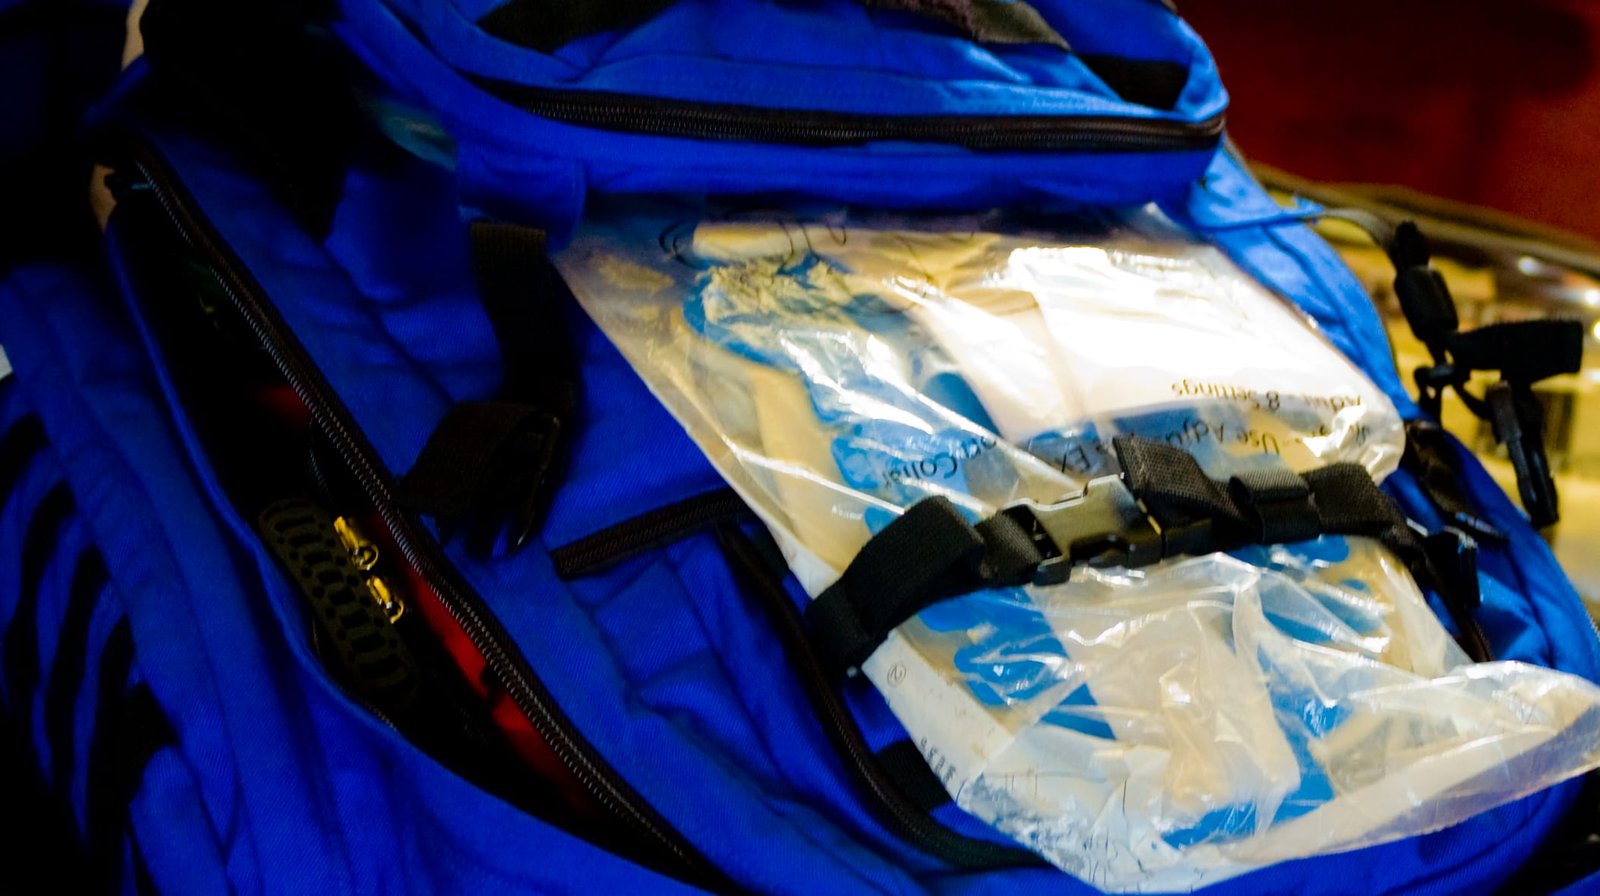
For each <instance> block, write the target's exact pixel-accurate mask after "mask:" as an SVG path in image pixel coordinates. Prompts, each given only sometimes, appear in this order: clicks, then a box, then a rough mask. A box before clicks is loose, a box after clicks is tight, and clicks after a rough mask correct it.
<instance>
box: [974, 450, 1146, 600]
mask: <svg viewBox="0 0 1600 896" xmlns="http://www.w3.org/2000/svg"><path fill="white" fill-rule="evenodd" d="M1001 512H1002V513H1004V514H1006V515H1007V516H1010V517H1011V518H1012V519H1014V520H1016V521H1017V523H1018V524H1019V525H1021V526H1022V527H1023V529H1024V530H1026V531H1028V532H1029V533H1031V534H1032V535H1033V536H1034V543H1035V544H1036V545H1038V546H1039V549H1040V553H1042V554H1043V555H1044V557H1045V560H1044V562H1043V563H1040V564H1039V567H1038V569H1037V570H1035V572H1034V576H1033V582H1034V584H1035V585H1059V584H1061V583H1062V582H1065V581H1067V579H1068V578H1069V577H1070V575H1071V573H1072V567H1074V566H1077V565H1080V564H1083V565H1088V566H1095V567H1107V566H1124V567H1128V568H1135V567H1140V566H1149V565H1150V564H1152V563H1155V562H1157V561H1159V560H1160V559H1161V555H1162V543H1161V533H1160V531H1159V530H1157V529H1156V527H1155V525H1154V524H1152V523H1151V521H1150V517H1149V516H1148V515H1146V514H1145V512H1144V508H1143V507H1141V506H1139V501H1138V500H1137V499H1136V498H1134V496H1133V492H1132V491H1130V490H1129V489H1128V486H1127V485H1126V484H1125V483H1124V482H1123V481H1122V477H1121V476H1102V477H1100V478H1099V479H1092V480H1090V481H1089V484H1088V485H1087V486H1085V487H1084V490H1083V494H1081V495H1079V496H1077V497H1075V498H1068V499H1067V500H1065V501H1061V502H1059V503H1056V504H1040V503H1038V502H1037V501H1020V502H1018V503H1016V504H1011V505H1009V506H1007V507H1005V508H1004V509H1003V510H1002V511H1001Z"/></svg>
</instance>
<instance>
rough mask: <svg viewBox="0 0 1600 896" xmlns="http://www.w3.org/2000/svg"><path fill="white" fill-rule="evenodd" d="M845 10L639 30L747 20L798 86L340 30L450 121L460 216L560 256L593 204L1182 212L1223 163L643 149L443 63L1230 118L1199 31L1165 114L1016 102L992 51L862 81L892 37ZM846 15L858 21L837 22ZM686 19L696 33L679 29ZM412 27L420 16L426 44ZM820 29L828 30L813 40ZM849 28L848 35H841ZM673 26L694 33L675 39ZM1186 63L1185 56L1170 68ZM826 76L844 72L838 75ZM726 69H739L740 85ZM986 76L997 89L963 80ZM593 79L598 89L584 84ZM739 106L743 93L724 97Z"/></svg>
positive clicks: (381, 27) (813, 95)
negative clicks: (525, 105) (930, 73)
mask: <svg viewBox="0 0 1600 896" xmlns="http://www.w3.org/2000/svg"><path fill="white" fill-rule="evenodd" d="M844 2H845V0H834V2H833V3H832V4H821V7H825V8H822V9H819V10H817V11H815V12H813V11H809V10H808V11H802V10H803V9H805V7H802V6H800V5H796V6H794V7H784V6H779V5H775V4H774V5H768V4H762V5H759V6H758V5H752V4H745V3H735V2H732V0H725V2H722V3H718V2H712V0H706V2H699V3H696V2H687V3H682V4H678V5H675V6H674V7H673V9H672V10H669V12H668V13H667V14H666V15H664V16H661V17H658V18H657V19H656V20H654V21H652V22H651V23H649V24H648V25H646V26H645V27H644V29H643V31H642V32H641V33H642V34H643V35H645V36H649V35H655V34H657V32H658V31H661V30H665V31H667V32H668V33H667V35H665V36H662V39H663V40H665V39H667V38H668V37H672V38H674V39H676V37H678V36H681V35H682V34H686V33H687V32H688V31H692V27H691V26H692V25H693V23H694V22H703V21H704V18H705V17H716V18H717V19H718V20H725V19H727V18H729V17H732V18H733V19H735V20H738V21H747V20H746V18H745V17H747V16H750V17H754V19H753V20H751V21H749V22H748V24H749V28H750V29H751V30H749V31H747V32H745V33H761V34H763V40H762V41H760V42H745V44H744V45H745V46H759V47H762V48H766V47H767V46H769V45H770V46H771V47H772V48H773V50H772V51H773V53H775V54H777V55H778V56H779V57H786V56H787V57H795V58H805V57H807V56H809V58H810V59H811V60H814V61H816V64H813V65H810V66H808V67H804V68H798V67H797V68H794V69H792V70H787V69H785V67H784V66H782V65H770V66H759V65H755V64H748V65H735V64H734V63H731V62H727V61H725V60H722V59H719V58H717V57H716V56H714V55H712V54H711V53H710V52H707V53H705V54H704V55H695V54H694V53H693V52H683V53H681V54H680V53H677V52H674V50H673V49H671V48H673V47H677V46H679V45H681V44H682V43H683V42H684V41H687V40H688V38H687V37H684V39H683V40H680V41H679V43H677V44H674V43H663V44H661V45H663V46H667V47H669V49H668V50H667V51H665V52H663V53H661V54H660V56H661V58H660V59H659V60H652V59H650V58H648V57H637V58H633V59H629V60H626V61H625V62H623V63H619V66H618V70H617V72H616V73H614V76H613V73H611V70H610V67H608V66H600V67H598V68H592V69H591V68H584V67H582V66H578V65H575V64H573V63H571V62H568V61H563V60H557V59H552V58H550V57H546V56H542V55H540V54H536V53H531V52H528V51H525V50H516V49H513V48H508V47H506V46H505V45H503V44H500V43H499V42H497V41H492V40H489V39H487V38H485V37H483V36H482V35H481V34H479V33H477V32H476V31H475V30H474V29H472V27H471V26H470V25H469V24H468V23H467V22H466V21H465V20H464V19H462V18H460V16H459V14H458V13H457V12H456V11H455V10H454V9H453V8H450V7H447V6H446V5H444V4H423V5H422V6H421V8H419V9H416V10H414V11H411V12H409V13H407V12H406V11H405V10H399V9H391V8H390V7H387V6H384V5H382V4H380V3H379V2H377V0H348V2H347V3H346V4H345V5H344V6H343V8H342V12H343V19H342V20H341V21H340V22H339V23H337V24H336V26H335V30H336V32H337V33H338V34H339V36H340V37H341V38H342V39H343V40H344V41H345V42H346V43H347V44H348V45H349V46H350V47H351V49H352V50H354V52H355V53H356V54H357V55H358V57H360V58H361V60H362V62H363V63H364V64H365V65H367V66H368V67H369V68H371V69H372V70H373V71H374V72H375V73H376V74H377V75H378V77H379V78H380V79H381V80H382V81H384V82H385V83H386V84H387V85H388V86H389V87H390V89H392V90H393V91H395V92H396V93H398V94H399V95H400V96H401V97H403V98H406V99H408V100H411V101H414V102H418V103H419V104H421V105H422V106H424V107H426V108H428V109H430V110H433V111H434V112H435V113H436V114H438V115H439V116H440V120H441V122H442V123H443V125H444V127H445V130H446V131H448V132H449V133H450V135H451V136H452V137H453V138H454V139H455V141H456V143H457V144H458V147H459V149H458V153H459V154H458V156H457V170H458V173H459V175H460V178H461V197H460V198H461V201H462V203H463V204H464V205H465V206H467V207H468V208H471V209H474V210H478V211H483V212H487V213H490V214H492V215H495V216H498V217H508V218H514V219H519V220H529V221H537V222H538V223H539V224H540V225H541V226H544V227H546V228H547V229H548V230H550V231H551V234H552V236H553V238H554V239H555V240H556V241H557V242H560V241H561V240H562V239H563V238H565V237H567V236H569V235H570V233H571V231H572V228H573V227H574V226H575V225H576V222H577V220H578V218H579V216H580V215H581V211H582V207H583V201H584V197H585V195H586V194H587V192H588V191H590V190H595V191H603V192H628V193H650V192H687V193H723V194H751V193H782V192H792V191H803V192H807V193H810V194H813V195H815V194H818V193H821V194H824V198H829V199H835V200H840V201H855V202H862V203H868V204H876V205H881V206H892V207H906V206H913V205H915V206H960V205H964V206H968V207H975V206H979V205H982V206H992V205H995V204H1001V203H1022V202H1026V203H1029V204H1033V205H1040V204H1047V203H1051V202H1060V201H1063V200H1070V201H1077V202H1096V203H1106V204H1116V203H1129V202H1142V201H1145V200H1148V199H1152V198H1158V197H1171V196H1175V195H1176V194H1177V193H1178V192H1180V191H1181V189H1182V186H1183V185H1184V184H1186V183H1187V182H1188V181H1190V180H1192V179H1193V178H1194V177H1196V176H1198V175H1199V174H1200V173H1201V171H1203V170H1204V166H1205V164H1206V162H1207V161H1208V159H1209V157H1210V156H1211V152H1210V151H1201V152H1183V153H1164V154H1163V153H1133V154H1130V153H1088V154H1074V153H1056V154H1038V153H1035V154H1029V153H1001V152H992V153H991V152H985V153H975V152H971V151H967V150H963V149H960V148H958V147H951V146H938V145H931V144H917V145H911V144H902V143H874V144H868V145H865V146H860V147H849V148H832V149H827V150H817V149H807V148H801V147H785V146H779V145H774V144H748V143H745V144H737V143H729V142H721V141H694V140H685V139H668V138H657V137H641V136H636V135H629V134H626V133H620V132H610V131H597V130H591V129H585V128H580V127H575V126H571V125H564V124H558V123H556V122H553V121H549V120H545V119H539V118H536V117H534V116H532V115H531V114H528V113H526V112H523V111H521V110H518V109H516V108H514V107H512V106H510V105H508V104H506V103H504V102H502V101H500V100H497V99H495V98H493V97H491V96H489V95H488V94H486V93H484V92H483V91H482V90H480V89H479V88H477V87H476V86H475V85H474V84H472V83H471V82H470V81H468V80H466V79H465V78H464V77H463V76H462V74H460V73H459V72H458V71H457V70H456V69H454V68H452V67H451V65H450V64H448V63H451V62H453V63H454V64H456V65H458V66H461V67H462V68H463V69H471V70H473V71H478V72H480V73H485V72H492V73H494V74H496V75H498V76H501V77H504V78H507V79H510V80H515V81H517V82H519V83H527V84H534V85H543V86H552V85H559V86H564V87H572V86H578V87H588V88H590V89H593V88H595V87H597V86H598V87H603V88H604V89H610V90H618V91H622V92H628V93H640V94H646V95H648V94H652V93H655V94H658V95H659V91H660V90H661V89H662V88H661V87H660V85H663V84H666V85H674V86H677V87H680V88H681V89H682V90H683V91H686V92H691V93H693V94H694V95H693V96H692V97H680V98H694V99H721V100H723V101H735V100H738V99H744V100H746V101H748V102H750V103H752V104H756V105H761V106H766V107H771V106H773V105H774V103H777V104H779V105H783V104H785V103H794V104H795V105H796V106H805V107H810V108H821V109H825V110H832V111H856V112H865V113H879V114H884V115H895V114H899V115H907V114H916V113H926V114H932V113H943V114H957V115H961V114H965V115H971V114H979V113H983V112H993V113H997V114H1004V113H1009V114H1018V113H1025V112H1030V111H1031V112H1049V113H1050V114H1062V115H1064V116H1070V115H1074V114H1079V115H1081V114H1086V113H1094V114H1115V115H1119V116H1124V117H1128V118H1140V119H1152V118H1163V117H1165V118H1170V119H1175V120H1184V121H1198V120H1204V119H1206V118H1209V117H1210V116H1212V115H1214V114H1216V113H1218V112H1220V111H1221V110H1222V108H1223V107H1224V106H1225V105H1226V95H1225V94H1224V93H1223V91H1222V90H1221V87H1220V86H1219V84H1218V83H1217V81H1216V75H1215V69H1214V67H1213V66H1212V65H1211V63H1210V60H1209V57H1207V56H1206V55H1205V54H1204V52H1203V49H1200V48H1199V44H1198V41H1196V40H1194V38H1193V36H1192V33H1191V32H1189V31H1188V30H1187V27H1186V26H1182V25H1181V24H1177V23H1176V22H1175V20H1174V21H1172V22H1169V23H1168V25H1167V27H1166V29H1165V32H1166V33H1167V34H1169V35H1170V39H1171V42H1172V43H1173V45H1174V48H1175V49H1174V50H1173V53H1174V54H1175V55H1176V54H1180V53H1182V54H1187V56H1188V61H1189V62H1190V63H1191V65H1192V68H1191V76H1190V80H1189V84H1188V87H1187V88H1186V90H1185V92H1184V98H1183V102H1184V105H1183V106H1181V107H1180V109H1179V111H1177V112H1174V113H1158V112H1155V111H1153V110H1150V109H1148V108H1145V107H1140V106H1136V105H1132V104H1129V103H1125V102H1122V101H1120V100H1116V99H1114V98H1111V97H1110V95H1109V93H1108V92H1107V91H1106V89H1105V88H1104V86H1103V85H1100V84H1099V82H1098V79H1096V78H1093V77H1092V76H1090V77H1089V78H1088V80H1087V81H1084V80H1083V78H1082V77H1075V78H1068V79H1067V80H1069V81H1072V82H1073V83H1077V84H1079V86H1080V88H1081V89H1077V90H1073V89H1065V88H1045V87H1035V86H1019V84H1018V82H1019V80H1021V81H1028V80H1030V77H1031V79H1032V80H1038V79H1039V77H1040V75H1039V74H1038V73H1037V72H1034V73H1033V74H1032V75H1031V76H1030V75H1024V74H1023V73H1022V72H1021V71H1019V70H1017V69H1016V68H1015V67H1013V68H1012V69H1011V70H1010V71H1004V72H1001V75H1003V76H1001V77H996V69H995V68H994V65H992V64H989V63H990V62H991V61H992V60H994V59H997V57H994V56H993V54H992V53H990V52H989V51H978V50H969V51H968V53H967V54H966V55H967V56H969V57H970V56H974V55H976V56H978V57H979V58H976V59H973V58H965V61H964V63H962V64H964V65H965V66H966V67H965V68H962V69H959V70H957V71H954V72H944V73H942V77H941V78H939V79H928V78H910V77H907V76H905V75H895V74H890V73H886V72H883V71H882V68H883V66H882V65H879V66H874V67H872V68H861V67H859V63H860V61H862V60H864V59H866V58H867V57H868V56H870V55H871V54H873V53H878V52H880V47H879V41H880V40H881V39H882V36H881V34H880V33H878V32H874V31H871V30H869V29H865V28H859V27H858V28H853V29H851V28H849V24H850V23H852V22H855V23H861V24H864V23H865V19H862V18H860V17H861V16H864V15H865V12H863V11H861V10H859V9H857V8H856V7H853V6H842V7H839V8H837V9H835V8H834V7H836V6H839V4H841V3H844ZM1127 5H1128V4H1126V3H1122V2H1118V3H1107V4H1105V6H1106V7H1107V9H1109V10H1120V11H1122V12H1126V11H1127V10H1126V9H1124V7H1126V6H1127ZM805 6H806V7H809V6H811V4H807V5H805ZM846 9H848V10H849V12H848V13H847V12H843V11H842V10H846ZM756 10H759V12H757V11H756ZM830 13H831V14H832V17H831V18H829V17H828V16H829V14H830ZM1075 14H1076V13H1074V15H1075ZM1107 16H1108V20H1117V21H1120V19H1119V18H1117V17H1112V16H1110V13H1107ZM679 17H684V18H683V19H682V20H681V22H680V20H679ZM786 17H797V18H795V19H794V20H793V21H794V22H805V23H807V24H808V25H810V27H808V28H800V27H790V28H785V27H783V26H784V25H792V22H791V20H790V19H789V18H786ZM405 18H410V19H411V20H412V22H411V23H410V24H412V25H415V28H413V27H410V26H409V25H408V23H407V22H406V21H405V20H404V19H405ZM1062 18H1063V20H1065V19H1067V18H1069V17H1068V16H1065V15H1063V16H1062ZM1130 21H1138V18H1137V17H1135V18H1134V19H1130ZM822 22H825V23H827V26H826V27H825V26H823V25H820V24H817V23H822ZM675 23H676V24H675ZM840 23H843V24H844V26H845V27H844V28H843V29H841V28H840V27H839V26H840ZM678 26H681V27H682V28H683V29H684V31H683V32H680V31H678V30H676V28H677V27H678ZM1107 27H1110V25H1108V26H1107ZM1120 27H1127V26H1120ZM419 31H420V32H421V33H424V34H426V35H427V39H428V40H429V41H432V42H433V46H432V47H431V48H430V47H427V46H424V45H423V44H422V43H421V42H420V41H419V39H418V37H417V34H418V32H419ZM1128 33H1129V34H1133V33H1134V32H1133V31H1131V30H1130V31H1129V32H1128ZM1158 33H1159V32H1158ZM895 37H896V39H898V38H899V37H901V36H900V35H895ZM643 39H644V38H643V37H641V40H643ZM904 39H905V40H926V41H931V42H939V41H943V42H945V43H943V44H939V46H943V47H945V49H946V50H947V51H948V50H949V45H948V42H949V38H946V37H941V36H938V35H935V34H927V33H918V34H907V35H905V36H904ZM707 40H715V38H710V37H705V36H703V35H702V36H699V37H696V38H694V39H693V41H692V42H690V43H689V46H691V47H693V46H697V45H699V44H701V43H703V42H704V41H707ZM1129 40H1131V38H1129ZM651 41H652V42H655V39H654V38H651ZM632 45H633V44H632V43H631V42H630V41H629V40H628V39H627V38H622V39H620V40H618V41H616V42H615V43H608V45H607V47H606V49H607V50H611V49H613V48H614V47H622V48H624V49H625V48H627V47H631V46H632ZM712 49H713V50H715V49H717V48H712ZM618 52H622V51H621V50H619V51H618ZM1017 52H1022V51H1017ZM1030 52H1037V51H1030ZM741 55H743V54H741ZM947 55H948V52H947ZM849 60H855V61H856V62H857V67H856V68H854V69H851V70H845V69H839V68H837V66H838V65H839V64H840V63H841V62H845V61H849ZM1182 60H1183V56H1181V55H1180V56H1179V58H1178V59H1177V60H1174V61H1182ZM830 61H831V62H832V63H833V67H830V65H829V64H828V63H829V62H830ZM995 64H998V63H997V62H996V63H995ZM730 66H733V67H735V68H737V71H736V72H730V70H729V67H730ZM1078 67H1079V64H1078V63H1077V61H1076V60H1071V59H1069V60H1067V61H1064V62H1062V63H1061V64H1060V65H1059V66H1056V67H1054V68H1053V69H1052V70H1051V72H1050V75H1051V76H1052V77H1053V78H1055V79H1056V80H1058V81H1059V80H1061V79H1062V77H1063V72H1064V71H1067V70H1076V69H1077V68H1078ZM969 70H971V71H969ZM977 73H985V74H987V75H988V76H989V77H987V78H984V77H971V78H967V77H964V75H966V74H977ZM591 76H592V77H593V78H594V79H598V80H600V81H602V83H600V84H598V85H596V84H592V83H588V82H586V81H584V80H583V79H585V78H590V77H591ZM602 76H603V77H602ZM1090 81H1092V82H1093V83H1088V82H1090ZM743 90H748V91H749V92H748V94H747V95H743V96H734V95H731V94H730V93H729V92H730V91H743ZM710 92H715V94H714V95H713V94H712V93H710ZM640 159H649V160H650V164H649V165H640V164H639V160H640ZM886 171H893V172H894V175H895V176H893V177H886V176H884V173H885V172H886Z"/></svg>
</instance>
